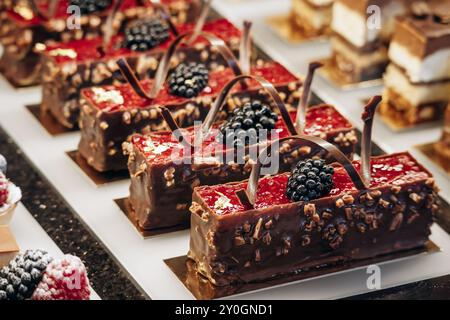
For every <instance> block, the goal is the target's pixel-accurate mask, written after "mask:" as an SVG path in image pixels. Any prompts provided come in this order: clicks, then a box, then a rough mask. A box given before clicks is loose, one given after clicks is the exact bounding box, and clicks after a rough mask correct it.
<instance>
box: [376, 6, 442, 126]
mask: <svg viewBox="0 0 450 320" xmlns="http://www.w3.org/2000/svg"><path fill="white" fill-rule="evenodd" d="M427 8H428V11H427V12H428V13H427V14H425V15H423V14H421V15H418V14H413V15H412V16H411V17H404V18H399V19H398V21H397V24H396V28H395V34H394V36H393V39H392V42H391V45H390V48H389V59H390V62H391V64H390V65H389V67H388V68H387V71H386V74H385V76H384V80H385V91H384V100H385V102H384V104H383V105H382V107H381V112H382V114H383V115H384V116H385V117H387V118H388V120H389V121H392V122H394V123H395V124H398V125H400V126H411V125H414V124H417V123H422V122H427V121H435V120H438V119H440V118H442V114H443V111H444V109H445V107H446V106H447V104H448V102H449V98H450V22H449V19H448V18H447V19H446V18H445V16H447V15H450V0H436V1H429V2H428V5H427Z"/></svg>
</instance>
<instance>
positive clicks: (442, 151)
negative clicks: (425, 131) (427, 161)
mask: <svg viewBox="0 0 450 320" xmlns="http://www.w3.org/2000/svg"><path fill="white" fill-rule="evenodd" d="M434 147H435V150H436V152H437V153H438V154H439V155H440V156H441V157H442V158H443V159H446V160H450V104H449V105H448V106H447V111H446V112H445V124H444V133H443V134H442V138H441V141H439V142H438V143H436V144H435V145H434Z"/></svg>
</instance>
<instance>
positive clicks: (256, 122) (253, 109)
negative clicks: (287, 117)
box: [220, 100, 278, 146]
mask: <svg viewBox="0 0 450 320" xmlns="http://www.w3.org/2000/svg"><path fill="white" fill-rule="evenodd" d="M277 121H278V115H277V114H276V113H275V112H273V111H272V110H271V109H270V108H269V107H268V106H267V105H265V104H263V103H261V102H260V101H258V100H254V101H251V102H247V103H245V104H244V105H243V106H242V107H238V108H236V109H234V111H233V115H232V116H231V117H230V118H229V119H228V120H227V122H225V123H224V124H223V125H222V126H221V127H220V132H221V134H222V139H223V143H224V144H226V143H230V141H233V143H234V146H244V145H246V144H248V142H249V140H252V141H254V142H259V141H260V140H261V137H260V135H259V134H258V133H259V131H260V130H263V129H265V130H268V131H270V130H272V129H275V125H276V123H277Z"/></svg>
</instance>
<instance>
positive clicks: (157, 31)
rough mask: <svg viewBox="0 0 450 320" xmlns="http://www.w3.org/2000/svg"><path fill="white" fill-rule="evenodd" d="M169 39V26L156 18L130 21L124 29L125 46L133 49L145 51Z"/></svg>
mask: <svg viewBox="0 0 450 320" xmlns="http://www.w3.org/2000/svg"><path fill="white" fill-rule="evenodd" d="M167 39H169V26H168V25H167V23H165V22H164V21H163V20H161V19H158V18H146V19H141V20H137V21H134V22H132V23H131V24H130V25H129V26H127V28H126V29H125V43H124V45H125V47H126V48H129V49H131V50H133V51H147V50H150V49H152V48H154V47H156V46H157V45H159V44H160V43H163V42H164V41H166V40H167Z"/></svg>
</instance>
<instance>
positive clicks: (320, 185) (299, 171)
mask: <svg viewBox="0 0 450 320" xmlns="http://www.w3.org/2000/svg"><path fill="white" fill-rule="evenodd" d="M333 174H334V168H333V167H332V166H329V165H326V164H325V161H324V160H322V159H320V160H312V159H309V160H306V161H300V162H299V163H297V165H296V167H295V168H294V169H293V170H292V173H291V176H290V177H289V180H288V183H287V188H286V196H287V197H288V198H289V199H290V200H292V201H295V202H297V201H311V200H314V199H317V198H320V197H323V196H325V195H327V194H328V193H330V191H331V190H332V189H333V186H334V183H333Z"/></svg>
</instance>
